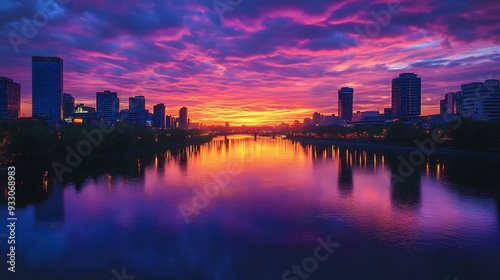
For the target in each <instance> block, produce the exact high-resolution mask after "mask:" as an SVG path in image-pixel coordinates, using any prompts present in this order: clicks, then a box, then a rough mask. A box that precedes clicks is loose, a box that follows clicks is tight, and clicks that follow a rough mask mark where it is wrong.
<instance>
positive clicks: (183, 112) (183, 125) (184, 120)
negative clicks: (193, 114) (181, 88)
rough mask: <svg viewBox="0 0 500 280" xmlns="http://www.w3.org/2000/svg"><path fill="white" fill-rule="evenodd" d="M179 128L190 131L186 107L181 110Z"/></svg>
mask: <svg viewBox="0 0 500 280" xmlns="http://www.w3.org/2000/svg"><path fill="white" fill-rule="evenodd" d="M179 128H180V129H189V123H188V109H187V108H186V107H182V108H181V109H180V110H179Z"/></svg>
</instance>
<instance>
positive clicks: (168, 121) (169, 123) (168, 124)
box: [165, 116, 175, 129]
mask: <svg viewBox="0 0 500 280" xmlns="http://www.w3.org/2000/svg"><path fill="white" fill-rule="evenodd" d="M174 123H175V118H174V117H172V116H165V128H167V129H171V128H175V125H174Z"/></svg>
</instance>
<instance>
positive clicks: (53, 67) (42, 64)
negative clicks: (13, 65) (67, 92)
mask: <svg viewBox="0 0 500 280" xmlns="http://www.w3.org/2000/svg"><path fill="white" fill-rule="evenodd" d="M31 75H32V104H33V105H32V106H33V107H32V114H33V117H34V118H41V119H45V120H47V121H50V122H57V121H59V120H61V119H62V116H63V60H62V59H60V58H58V57H49V56H33V57H32V60H31Z"/></svg>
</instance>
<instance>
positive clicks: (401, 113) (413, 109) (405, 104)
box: [392, 73, 422, 118]
mask: <svg viewBox="0 0 500 280" xmlns="http://www.w3.org/2000/svg"><path fill="white" fill-rule="evenodd" d="M421 83H422V81H421V78H420V77H418V76H417V75H416V74H414V73H403V74H400V75H399V77H398V78H395V79H393V80H392V116H393V117H396V118H409V117H418V116H420V113H421V94H422V92H421Z"/></svg>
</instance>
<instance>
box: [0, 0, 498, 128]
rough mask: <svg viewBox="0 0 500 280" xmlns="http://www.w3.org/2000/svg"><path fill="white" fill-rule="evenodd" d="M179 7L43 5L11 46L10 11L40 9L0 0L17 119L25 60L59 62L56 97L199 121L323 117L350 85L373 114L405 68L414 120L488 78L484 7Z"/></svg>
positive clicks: (492, 70) (492, 68)
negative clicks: (417, 89)
mask: <svg viewBox="0 0 500 280" xmlns="http://www.w3.org/2000/svg"><path fill="white" fill-rule="evenodd" d="M183 4H184V5H179V6H176V5H174V4H166V3H161V2H158V1H146V2H141V3H137V4H131V3H126V2H125V3H114V4H109V3H100V4H99V5H98V6H99V7H97V6H95V5H92V4H91V3H82V2H79V1H69V2H68V3H66V4H64V5H63V4H57V5H58V9H57V11H59V12H57V13H54V14H53V15H52V16H51V17H50V18H49V19H48V21H47V24H46V25H44V26H43V27H40V28H38V29H37V30H38V32H37V33H36V36H34V37H33V38H29V40H27V39H25V40H26V42H25V41H19V42H22V43H19V45H16V46H15V48H14V47H13V45H12V44H11V42H10V41H9V37H8V35H9V34H17V35H19V36H21V35H22V32H21V31H22V30H21V27H22V25H21V26H20V25H19V23H20V22H21V19H22V18H23V17H26V18H29V19H32V18H33V17H32V16H33V14H34V13H35V12H37V11H40V9H41V8H40V7H38V6H31V8H30V9H26V7H25V6H23V7H24V9H19V8H18V6H17V5H15V4H13V3H11V2H10V1H6V2H4V3H3V4H2V5H1V6H0V13H1V14H5V15H9V16H8V17H7V16H6V17H2V18H3V21H1V22H0V25H2V26H4V27H6V28H4V29H1V30H2V31H0V32H1V34H0V35H2V36H3V38H5V42H6V44H3V45H2V47H1V48H0V54H2V57H4V63H3V64H2V65H1V66H0V76H6V77H9V78H12V79H14V81H16V82H18V83H20V84H21V91H22V92H21V99H22V106H21V114H20V116H25V117H28V116H30V113H31V108H30V106H31V104H30V103H31V102H30V98H31V92H32V90H31V81H30V76H31V75H30V74H31V68H30V64H29V57H31V56H33V55H47V56H56V57H60V58H62V59H63V60H64V61H65V75H64V85H65V86H64V92H65V93H69V94H72V95H73V96H75V97H76V98H77V99H78V100H79V103H84V104H89V105H91V104H92V105H93V106H95V103H94V102H95V100H94V95H95V92H96V91H101V90H110V91H112V92H118V93H119V94H121V95H122V96H127V97H128V96H137V95H144V96H147V98H148V100H147V104H146V107H147V108H148V109H151V108H152V106H153V105H154V104H158V103H165V104H166V107H167V112H168V113H169V114H171V113H172V112H171V111H169V110H170V108H180V107H182V106H186V107H188V108H190V112H191V114H190V115H191V116H192V119H193V120H196V121H202V122H203V123H207V124H218V123H224V122H225V121H226V120H228V121H230V122H231V123H234V124H235V125H238V124H247V125H251V124H272V123H277V122H281V121H285V122H288V123H291V122H293V120H294V119H301V118H302V117H305V116H309V115H310V114H311V113H312V112H315V111H321V112H327V113H336V112H337V111H338V108H337V107H338V106H337V98H336V93H337V90H338V89H340V88H341V87H352V88H354V89H355V91H356V96H355V102H354V108H353V111H372V110H378V111H381V110H383V108H389V107H391V97H390V94H391V84H390V82H388V81H390V80H391V79H393V78H394V77H397V75H398V74H400V73H406V72H412V73H418V74H419V76H420V77H421V78H422V115H430V114H437V113H439V109H440V108H439V101H440V100H441V99H442V98H443V95H444V94H446V93H448V92H453V91H458V90H460V85H461V84H467V83H471V82H478V81H484V80H487V79H491V78H498V74H499V73H500V66H499V65H498V63H496V61H497V60H498V59H499V58H500V54H499V51H500V47H499V46H498V43H499V42H500V37H499V35H497V34H498V32H495V30H498V26H497V22H496V21H494V19H495V18H496V15H497V11H498V8H495V7H496V5H488V3H481V4H477V3H474V2H467V1H464V2H463V3H462V5H444V4H440V2H438V1H430V0H428V1H424V2H419V3H418V4H417V3H413V2H406V1H403V2H399V3H392V5H390V4H391V3H388V4H387V3H369V2H359V3H350V2H347V1H346V2H344V1H340V2H337V3H329V2H328V1H319V2H317V3H316V4H314V5H305V4H304V3H302V2H301V1H292V2H289V3H267V2H262V3H260V2H258V3H254V2H251V1H242V2H241V3H240V4H239V5H237V6H235V7H233V8H232V10H231V11H226V12H225V13H224V15H223V20H221V18H219V12H220V11H219V10H217V8H216V7H214V6H213V4H212V3H208V2H201V3H200V2H190V3H183ZM363 4H366V5H363ZM491 4H494V2H491ZM26 5H34V3H32V4H29V3H27V4H26ZM42 12H43V10H42ZM380 15H389V18H380ZM451 19H453V20H451ZM479 19H481V20H479ZM443 21H446V22H454V24H451V23H450V24H448V25H442V24H440V23H442V22H443ZM16 26H17V28H16ZM463 26H466V27H467V28H466V29H465V30H464V29H463V28H462V27H463ZM53 41H57V42H58V43H57V44H52V43H51V42H53ZM101 42H105V43H101ZM15 49H17V52H15ZM120 107H121V108H125V107H126V100H125V99H124V98H122V99H121V103H120Z"/></svg>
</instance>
